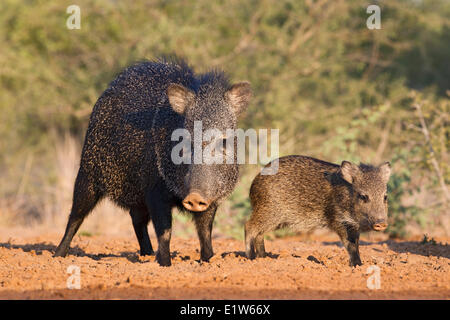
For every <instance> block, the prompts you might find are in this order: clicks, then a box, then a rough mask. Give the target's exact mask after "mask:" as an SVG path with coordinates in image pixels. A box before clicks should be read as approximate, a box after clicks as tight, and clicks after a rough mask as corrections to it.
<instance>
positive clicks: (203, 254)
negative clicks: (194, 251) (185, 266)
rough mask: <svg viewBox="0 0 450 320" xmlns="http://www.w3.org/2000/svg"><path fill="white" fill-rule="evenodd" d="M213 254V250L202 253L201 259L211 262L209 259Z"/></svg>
mask: <svg viewBox="0 0 450 320" xmlns="http://www.w3.org/2000/svg"><path fill="white" fill-rule="evenodd" d="M213 255H214V253H212V252H209V253H202V254H200V260H202V261H203V262H209V259H211V258H212V256H213Z"/></svg>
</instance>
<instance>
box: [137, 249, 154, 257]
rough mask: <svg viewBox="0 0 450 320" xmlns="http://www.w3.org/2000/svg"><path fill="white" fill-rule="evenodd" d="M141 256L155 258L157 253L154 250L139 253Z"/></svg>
mask: <svg viewBox="0 0 450 320" xmlns="http://www.w3.org/2000/svg"><path fill="white" fill-rule="evenodd" d="M139 255H140V256H154V255H155V252H154V251H153V250H143V251H139Z"/></svg>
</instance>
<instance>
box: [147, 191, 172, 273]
mask: <svg viewBox="0 0 450 320" xmlns="http://www.w3.org/2000/svg"><path fill="white" fill-rule="evenodd" d="M146 204H147V208H148V210H149V212H150V215H151V217H152V221H153V226H154V228H155V233H156V237H157V238H158V251H157V253H156V261H158V263H159V265H160V266H163V267H168V266H170V265H171V261H170V238H171V235H172V207H171V204H170V200H169V198H168V197H167V191H166V190H165V189H164V188H159V187H155V188H154V189H153V190H152V191H151V192H149V193H148V194H147V197H146Z"/></svg>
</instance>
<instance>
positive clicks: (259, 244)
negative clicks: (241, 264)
mask: <svg viewBox="0 0 450 320" xmlns="http://www.w3.org/2000/svg"><path fill="white" fill-rule="evenodd" d="M255 251H256V257H257V258H264V257H265V256H266V249H265V248H264V235H263V234H258V235H257V236H256V238H255Z"/></svg>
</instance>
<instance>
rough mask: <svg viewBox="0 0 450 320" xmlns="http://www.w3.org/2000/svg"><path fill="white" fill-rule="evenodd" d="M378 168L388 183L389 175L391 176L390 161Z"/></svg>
mask: <svg viewBox="0 0 450 320" xmlns="http://www.w3.org/2000/svg"><path fill="white" fill-rule="evenodd" d="M378 168H379V169H380V174H381V178H382V179H383V181H384V182H386V183H387V182H388V181H389V177H390V176H391V164H390V163H389V162H385V163H383V164H382V165H380V166H379V167H378Z"/></svg>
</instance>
